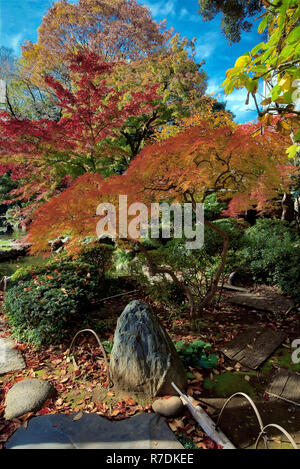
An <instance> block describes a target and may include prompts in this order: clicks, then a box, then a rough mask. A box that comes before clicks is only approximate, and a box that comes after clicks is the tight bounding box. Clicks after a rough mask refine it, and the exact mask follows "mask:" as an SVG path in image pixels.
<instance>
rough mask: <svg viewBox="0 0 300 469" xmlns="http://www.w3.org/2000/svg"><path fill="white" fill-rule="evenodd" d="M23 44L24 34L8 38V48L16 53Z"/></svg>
mask: <svg viewBox="0 0 300 469" xmlns="http://www.w3.org/2000/svg"><path fill="white" fill-rule="evenodd" d="M22 42H23V33H19V34H15V35H14V36H11V37H9V38H8V47H11V48H12V49H13V51H14V52H15V53H18V52H19V47H20V44H21V43H22Z"/></svg>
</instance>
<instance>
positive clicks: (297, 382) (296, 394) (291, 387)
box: [281, 373, 300, 403]
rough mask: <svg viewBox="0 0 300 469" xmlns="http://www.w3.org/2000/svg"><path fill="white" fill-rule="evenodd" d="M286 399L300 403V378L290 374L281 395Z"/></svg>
mask: <svg viewBox="0 0 300 469" xmlns="http://www.w3.org/2000/svg"><path fill="white" fill-rule="evenodd" d="M281 396H282V397H284V398H285V399H289V400H291V401H294V402H298V403H300V376H299V375H297V374H296V373H290V374H289V379H288V381H287V383H286V385H285V388H284V390H283V393H282V395H281Z"/></svg>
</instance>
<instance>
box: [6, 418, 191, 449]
mask: <svg viewBox="0 0 300 469" xmlns="http://www.w3.org/2000/svg"><path fill="white" fill-rule="evenodd" d="M75 415H76V414H70V415H66V414H53V415H43V416H40V417H34V418H33V419H31V420H30V421H29V423H28V427H27V429H24V427H20V428H19V429H18V430H17V431H16V433H15V434H14V435H13V436H12V437H11V438H10V439H9V441H8V442H7V443H6V445H5V448H6V449H171V450H172V449H183V446H182V445H181V443H179V441H178V440H177V439H176V438H175V436H174V434H173V433H172V431H171V430H170V429H169V427H168V425H167V424H166V422H165V421H164V420H163V419H162V418H161V417H160V416H159V415H157V414H139V415H136V416H134V417H131V418H129V419H126V420H122V421H119V422H110V421H109V420H107V419H106V418H104V417H101V416H99V415H96V414H83V416H82V417H81V418H80V419H79V420H76V421H74V420H73V418H74V416H75Z"/></svg>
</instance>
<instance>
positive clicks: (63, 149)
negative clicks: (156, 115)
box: [0, 50, 158, 176]
mask: <svg viewBox="0 0 300 469" xmlns="http://www.w3.org/2000/svg"><path fill="white" fill-rule="evenodd" d="M68 67H69V70H70V76H71V88H68V87H66V86H63V85H62V84H61V83H60V82H58V81H56V80H55V79H54V78H53V77H52V76H46V78H45V81H46V83H47V85H48V86H49V87H51V88H52V89H53V90H54V92H55V101H56V105H57V106H59V107H60V109H61V118H60V119H59V120H58V121H57V120H51V119H40V120H36V121H31V120H29V119H18V118H13V117H11V116H10V115H9V114H8V113H5V112H2V114H1V117H2V119H1V120H0V135H1V139H2V141H3V146H2V145H1V147H2V150H3V151H4V150H6V152H7V151H8V152H13V154H15V155H16V154H17V155H23V156H27V157H28V158H30V159H38V160H39V161H41V160H42V161H43V162H44V164H46V165H47V166H51V167H54V168H56V169H57V171H58V172H59V173H60V174H62V173H64V175H66V174H73V175H74V176H78V175H80V174H83V173H85V172H95V171H99V170H101V167H102V163H103V159H104V155H105V149H106V146H105V144H106V145H107V144H108V142H107V140H108V139H110V138H113V137H115V136H116V135H117V132H118V131H120V129H121V128H122V126H123V125H124V123H125V122H126V121H127V120H128V118H129V117H131V116H138V115H141V114H143V113H147V112H149V111H150V110H151V109H153V108H155V104H154V100H155V98H157V97H158V96H157V94H156V90H157V86H155V85H153V86H152V87H151V88H149V89H146V91H144V92H136V93H134V92H131V93H128V92H127V91H126V90H122V91H120V90H117V89H115V88H113V87H111V86H108V85H107V77H109V75H110V74H111V73H112V72H113V69H114V64H113V63H107V62H104V61H103V58H102V57H100V56H99V55H98V54H96V53H94V52H91V51H89V50H85V51H84V52H78V53H77V54H74V55H72V56H71V57H70V62H69V65H68ZM109 150H110V153H111V147H110V148H109ZM119 151H121V150H119Z"/></svg>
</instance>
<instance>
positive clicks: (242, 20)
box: [198, 0, 263, 43]
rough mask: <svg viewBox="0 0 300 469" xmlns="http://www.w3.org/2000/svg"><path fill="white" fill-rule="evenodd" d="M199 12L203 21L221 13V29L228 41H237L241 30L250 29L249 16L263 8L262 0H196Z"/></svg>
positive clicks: (256, 13)
mask: <svg viewBox="0 0 300 469" xmlns="http://www.w3.org/2000/svg"><path fill="white" fill-rule="evenodd" d="M198 1H199V7H200V8H199V14H200V15H202V17H203V19H204V20H205V21H210V20H212V19H214V18H215V17H216V16H217V15H218V14H219V13H221V14H222V20H221V22H222V30H223V33H224V34H225V36H226V37H227V39H228V41H229V43H233V42H239V41H240V39H241V33H242V32H243V31H247V32H248V31H251V28H252V24H251V23H250V22H249V21H248V20H249V18H251V17H253V16H256V15H258V13H259V12H260V11H262V9H263V2H262V0H198Z"/></svg>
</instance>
